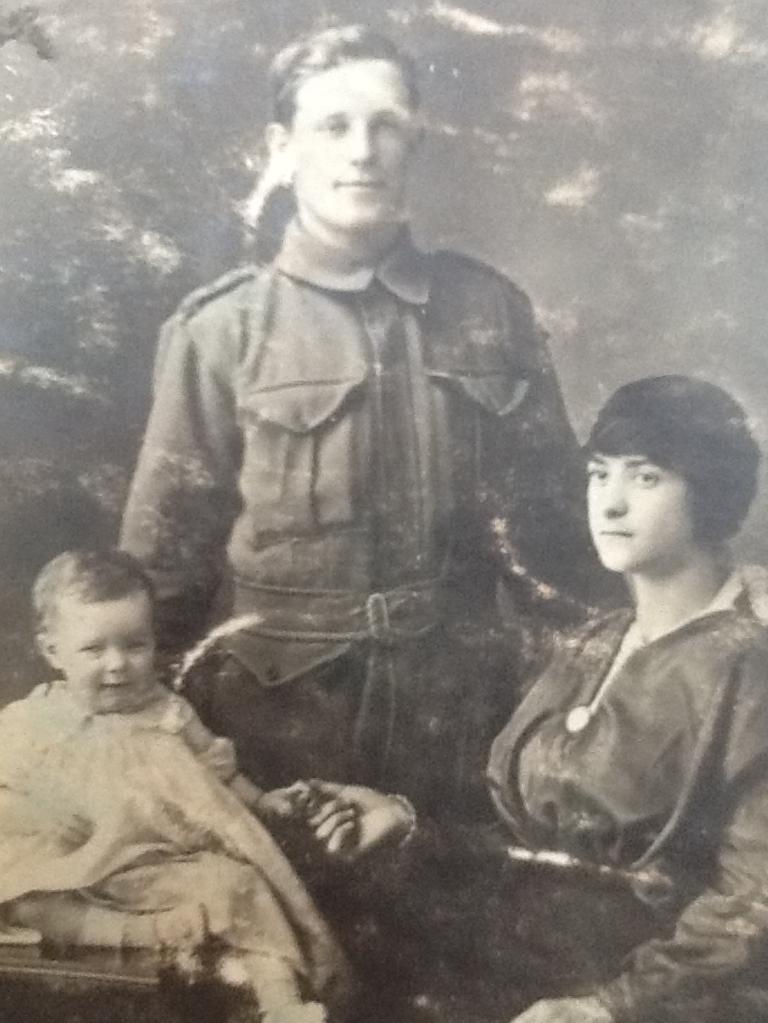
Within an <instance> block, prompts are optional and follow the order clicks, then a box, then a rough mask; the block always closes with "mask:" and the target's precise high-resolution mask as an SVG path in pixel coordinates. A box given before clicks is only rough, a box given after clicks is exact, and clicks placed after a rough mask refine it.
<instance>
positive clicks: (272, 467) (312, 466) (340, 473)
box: [239, 380, 361, 534]
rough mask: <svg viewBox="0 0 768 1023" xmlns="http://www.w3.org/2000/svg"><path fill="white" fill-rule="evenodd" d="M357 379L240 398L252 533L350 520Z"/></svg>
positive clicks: (289, 386)
mask: <svg viewBox="0 0 768 1023" xmlns="http://www.w3.org/2000/svg"><path fill="white" fill-rule="evenodd" d="M360 385H361V381H360V380H339V381H319V382H316V381H312V382H303V381H302V382H296V383H294V382H290V383H285V384H279V385H276V386H271V387H269V388H263V389H258V388H253V389H250V390H248V391H247V392H246V393H245V394H244V395H243V396H242V398H241V400H240V405H239V416H240V421H241V427H242V431H243V440H244V447H243V461H242V469H241V475H240V484H241V492H242V498H243V502H244V504H245V505H246V506H247V507H248V508H249V509H250V511H251V517H252V521H253V525H254V532H255V533H258V534H261V533H290V532H304V531H307V530H312V529H314V528H317V527H319V526H331V525H342V524H345V523H349V522H351V521H352V519H353V515H354V492H355V489H356V482H357V481H356V480H355V479H354V476H355V465H357V464H358V461H357V451H356V447H355V445H356V443H357V440H358V438H357V436H356V429H355V426H356V424H357V423H358V422H359V420H360V416H359V415H358V414H356V413H357V412H358V410H359V408H360V405H361V394H360V389H361V388H360Z"/></svg>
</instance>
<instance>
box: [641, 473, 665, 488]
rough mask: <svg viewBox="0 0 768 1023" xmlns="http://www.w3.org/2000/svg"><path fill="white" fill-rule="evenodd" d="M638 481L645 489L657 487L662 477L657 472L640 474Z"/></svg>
mask: <svg viewBox="0 0 768 1023" xmlns="http://www.w3.org/2000/svg"><path fill="white" fill-rule="evenodd" d="M636 479H637V481H638V482H639V483H640V485H641V486H643V487H655V486H656V484H657V483H658V482H659V480H660V479H661V477H660V476H659V474H658V473H657V472H639V473H638V474H637V477H636Z"/></svg>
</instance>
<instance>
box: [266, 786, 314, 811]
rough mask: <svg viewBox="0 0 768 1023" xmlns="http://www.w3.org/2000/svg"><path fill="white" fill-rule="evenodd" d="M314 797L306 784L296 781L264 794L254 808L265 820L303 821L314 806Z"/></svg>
mask: <svg viewBox="0 0 768 1023" xmlns="http://www.w3.org/2000/svg"><path fill="white" fill-rule="evenodd" d="M313 800H314V796H313V794H312V793H311V792H310V791H309V786H308V785H307V783H306V782H302V781H297V782H294V784H293V785H289V786H287V787H286V788H282V789H272V790H271V791H270V792H264V793H263V794H262V795H261V796H260V797H259V801H258V804H257V807H256V810H257V813H258V814H259V816H263V817H266V818H267V819H270V818H272V819H275V818H278V819H279V820H304V819H305V818H306V816H307V814H308V813H309V812H311V809H312V807H313V806H314V802H313Z"/></svg>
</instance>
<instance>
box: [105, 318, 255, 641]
mask: <svg viewBox="0 0 768 1023" xmlns="http://www.w3.org/2000/svg"><path fill="white" fill-rule="evenodd" d="M234 371H235V366H234V360H233V359H232V358H231V357H230V356H229V351H228V345H227V337H226V332H225V330H224V329H223V328H217V324H216V322H215V319H214V318H213V317H212V316H207V317H195V316H192V317H190V318H185V317H184V316H183V315H177V316H174V317H172V318H171V320H169V321H168V322H167V323H166V325H165V326H164V327H163V330H162V332H161V335H160V343H159V348H158V356H157V364H156V371H155V383H154V399H153V405H152V410H151V413H150V417H149V421H148V423H147V428H146V433H145V436H144V442H143V445H142V448H141V452H140V454H139V459H138V463H137V466H136V470H135V474H134V478H133V483H132V486H131V490H130V493H129V497H128V502H127V506H126V509H125V514H124V518H123V527H122V534H121V541H120V542H121V545H122V546H123V547H124V548H125V549H126V550H128V551H130V552H131V553H132V554H134V555H135V556H136V557H138V558H139V560H140V561H141V562H142V563H143V564H144V565H145V566H146V568H147V569H148V571H149V572H150V574H151V575H152V576H153V578H154V580H155V584H156V586H157V593H158V626H159V627H158V633H159V638H160V643H161V645H162V646H166V647H168V646H171V647H177V648H178V647H181V646H182V645H184V643H186V642H188V641H189V639H190V638H192V637H193V636H194V635H195V634H196V633H197V632H198V630H199V628H200V627H201V626H202V624H203V622H204V620H205V617H206V613H207V610H208V607H209V604H210V600H211V597H212V594H213V592H214V591H215V588H216V584H217V582H218V579H219V575H220V567H221V565H222V563H223V551H222V548H223V546H224V544H225V543H226V541H227V538H228V535H229V532H230V529H231V526H232V522H233V518H234V515H235V512H236V508H237V473H238V461H239V433H238V430H237V425H236V421H235V403H234V394H233V387H232V378H233V376H234Z"/></svg>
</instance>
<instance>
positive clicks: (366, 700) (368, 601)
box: [234, 579, 444, 787]
mask: <svg viewBox="0 0 768 1023" xmlns="http://www.w3.org/2000/svg"><path fill="white" fill-rule="evenodd" d="M443 594H444V583H443V582H442V581H441V580H427V581H425V582H423V583H415V584H412V585H410V586H400V587H397V588H395V589H392V590H387V591H384V592H376V593H370V594H364V593H358V592H351V591H343V590H326V591H322V590H298V589H287V588H283V587H273V586H262V585H256V584H253V583H250V582H244V581H243V580H240V579H238V580H236V581H235V608H234V610H235V614H236V615H237V614H244V613H249V614H253V615H254V616H258V617H260V618H261V621H259V622H257V623H255V624H253V625H249V626H248V631H249V632H252V633H253V634H254V635H256V636H260V637H263V638H265V639H272V640H279V641H281V642H285V643H323V642H328V643H334V644H361V645H362V644H366V645H367V647H368V654H367V660H366V665H365V674H364V678H363V685H362V692H361V694H360V702H359V706H358V712H357V718H356V721H355V725H354V733H353V736H352V743H353V764H354V770H355V776H356V779H357V780H359V781H361V782H363V783H365V784H368V785H373V786H379V787H381V786H382V785H384V784H385V782H386V776H387V770H388V767H389V763H390V759H391V755H392V748H393V744H394V738H395V732H396V728H397V712H398V708H397V673H396V664H395V653H396V650H397V648H399V647H402V646H404V645H406V644H411V643H414V642H418V641H420V640H424V639H426V638H427V637H428V636H429V635H430V633H432V632H433V630H434V629H435V628H436V627H437V626H438V625H439V624H440V622H441V621H442V619H443V617H444V600H443ZM409 681H410V680H409Z"/></svg>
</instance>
